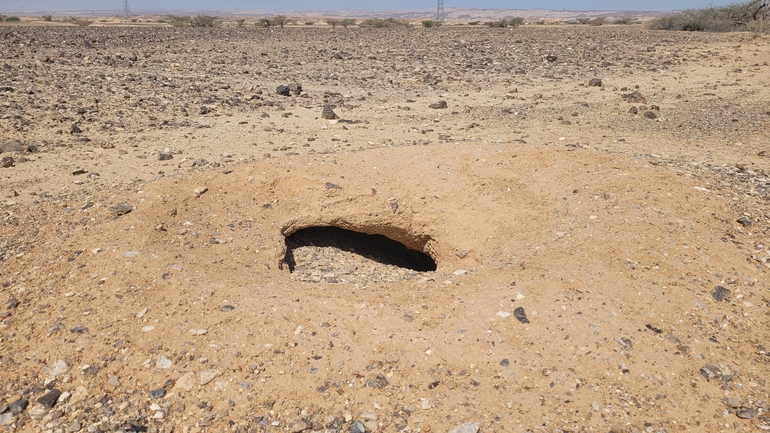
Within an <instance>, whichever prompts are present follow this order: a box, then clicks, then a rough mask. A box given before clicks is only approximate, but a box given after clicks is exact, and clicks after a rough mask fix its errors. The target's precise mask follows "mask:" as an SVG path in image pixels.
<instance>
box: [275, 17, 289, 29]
mask: <svg viewBox="0 0 770 433" xmlns="http://www.w3.org/2000/svg"><path fill="white" fill-rule="evenodd" d="M289 23H291V20H290V19H289V17H287V16H286V15H276V16H275V18H273V19H272V20H270V24H271V25H273V26H278V27H281V28H283V26H285V25H287V24H289Z"/></svg>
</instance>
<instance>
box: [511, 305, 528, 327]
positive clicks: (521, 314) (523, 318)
mask: <svg viewBox="0 0 770 433" xmlns="http://www.w3.org/2000/svg"><path fill="white" fill-rule="evenodd" d="M513 317H515V318H516V320H518V321H519V322H521V323H524V324H527V323H529V319H527V313H526V312H525V311H524V307H516V309H514V310H513Z"/></svg>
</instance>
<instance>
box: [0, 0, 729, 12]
mask: <svg viewBox="0 0 770 433" xmlns="http://www.w3.org/2000/svg"><path fill="white" fill-rule="evenodd" d="M729 3H732V1H731V0H726V1H725V0H716V1H711V0H647V1H638V0H635V1H628V0H626V1H612V0H573V1H568V0H519V1H514V0H507V1H506V0H444V7H445V8H450V7H472V8H479V9H553V10H562V9H567V10H647V11H658V10H660V11H665V10H673V9H686V8H697V7H706V6H708V5H709V4H713V5H715V6H718V5H725V4H729ZM436 4H437V1H436V0H390V1H372V0H358V1H356V0H323V1H320V0H283V1H259V0H252V1H249V0H218V1H215V2H212V1H208V0H129V6H130V8H131V9H132V10H153V9H156V10H157V9H163V10H168V9H180V10H182V9H188V10H190V9H194V10H228V9H231V10H232V9H236V10H343V9H355V10H376V11H382V10H398V9H432V8H435V7H436ZM89 9H97V10H109V9H114V10H116V11H118V10H119V11H122V10H123V0H0V11H4V12H9V11H25V12H33V11H57V10H60V11H67V10H89Z"/></svg>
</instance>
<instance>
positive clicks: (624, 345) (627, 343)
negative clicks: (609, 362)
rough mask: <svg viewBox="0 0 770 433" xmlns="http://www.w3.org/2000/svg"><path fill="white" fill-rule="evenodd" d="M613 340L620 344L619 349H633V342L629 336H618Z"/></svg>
mask: <svg viewBox="0 0 770 433" xmlns="http://www.w3.org/2000/svg"><path fill="white" fill-rule="evenodd" d="M615 341H617V342H618V344H620V347H621V349H623V350H625V351H630V350H634V344H633V343H632V342H631V339H630V338H627V337H618V338H616V339H615Z"/></svg>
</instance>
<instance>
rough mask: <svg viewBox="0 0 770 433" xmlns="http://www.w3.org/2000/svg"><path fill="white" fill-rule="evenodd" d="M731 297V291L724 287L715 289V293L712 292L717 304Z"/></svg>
mask: <svg viewBox="0 0 770 433" xmlns="http://www.w3.org/2000/svg"><path fill="white" fill-rule="evenodd" d="M729 295H730V290H729V289H727V288H725V287H722V286H716V287H714V291H713V292H711V296H713V297H714V299H716V301H717V302H722V300H724V299H725V298H727V297H728V296H729Z"/></svg>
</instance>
